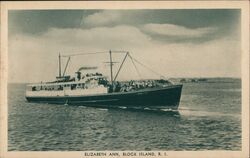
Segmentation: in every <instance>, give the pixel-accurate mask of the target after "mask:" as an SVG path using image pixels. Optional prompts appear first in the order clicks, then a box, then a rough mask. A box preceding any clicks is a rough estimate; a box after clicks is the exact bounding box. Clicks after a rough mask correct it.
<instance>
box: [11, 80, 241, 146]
mask: <svg viewBox="0 0 250 158" xmlns="http://www.w3.org/2000/svg"><path fill="white" fill-rule="evenodd" d="M24 93H25V85H24V84H9V85H8V150H9V151H87V150H174V151H182V150H190V151H196V150H241V82H240V80H238V79H231V80H225V81H224V80H219V81H214V82H209V83H184V86H183V91H182V96H181V103H180V107H179V111H178V112H171V111H168V110H166V109H162V110H160V111H152V110H150V109H148V110H128V109H105V108H103V109H101V108H93V107H85V106H69V105H51V104H40V103H28V102H26V100H25V97H24Z"/></svg>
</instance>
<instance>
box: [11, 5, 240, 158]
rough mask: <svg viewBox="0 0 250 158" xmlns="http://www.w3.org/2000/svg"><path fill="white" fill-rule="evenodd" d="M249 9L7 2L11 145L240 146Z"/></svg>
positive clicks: (155, 148) (133, 148)
mask: <svg viewBox="0 0 250 158" xmlns="http://www.w3.org/2000/svg"><path fill="white" fill-rule="evenodd" d="M241 17H242V10H241V9H237V8H220V9H215V8H208V9H197V8H194V9H192V8H190V9H175V8H173V9H168V8H166V9H158V8H155V9H147V8H145V9H130V8H128V9H88V8H83V9H9V10H8V12H7V18H8V24H7V26H8V53H7V57H8V65H7V68H8V79H7V83H8V85H7V92H8V94H7V95H8V96H7V102H8V103H7V109H8V114H7V115H8V119H7V124H8V129H7V131H8V136H7V150H8V151H9V152H12V151H45V152H46V151H242V148H243V147H242V98H243V97H242V95H243V94H242V66H241V65H242V34H241V31H242V30H241V28H242V19H241ZM104 156H106V155H104ZM119 156H122V155H119ZM151 156H152V155H151Z"/></svg>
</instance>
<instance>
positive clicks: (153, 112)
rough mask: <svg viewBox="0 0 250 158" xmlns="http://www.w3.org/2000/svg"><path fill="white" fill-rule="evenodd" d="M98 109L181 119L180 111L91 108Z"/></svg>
mask: <svg viewBox="0 0 250 158" xmlns="http://www.w3.org/2000/svg"><path fill="white" fill-rule="evenodd" d="M91 108H97V109H106V110H108V111H109V112H132V113H133V112H134V113H140V114H147V115H158V116H159V115H161V116H169V117H177V118H179V117H180V116H181V115H180V112H179V111H178V110H171V109H150V108H144V109H143V108H127V107H106V108H100V107H93V106H92V107H91Z"/></svg>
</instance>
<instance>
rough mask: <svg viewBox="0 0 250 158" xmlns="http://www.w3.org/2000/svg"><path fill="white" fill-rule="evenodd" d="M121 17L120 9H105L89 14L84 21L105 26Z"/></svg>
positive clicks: (84, 22)
mask: <svg viewBox="0 0 250 158" xmlns="http://www.w3.org/2000/svg"><path fill="white" fill-rule="evenodd" d="M120 19H121V14H120V13H119V12H118V11H110V10H104V11H100V12H97V13H94V14H91V15H89V16H87V17H86V18H85V19H84V21H83V22H82V23H83V24H85V25H87V26H105V25H109V24H112V23H114V22H117V21H119V20H120Z"/></svg>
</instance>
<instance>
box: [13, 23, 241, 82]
mask: <svg viewBox="0 0 250 158" xmlns="http://www.w3.org/2000/svg"><path fill="white" fill-rule="evenodd" d="M110 49H111V50H128V51H130V52H131V54H132V56H133V57H135V58H136V59H138V60H139V61H141V62H142V63H144V64H146V65H148V66H150V67H151V68H152V69H154V70H155V71H157V72H160V73H161V74H163V75H165V76H167V77H215V76H216V77H218V76H222V77H229V76H234V77H235V76H236V77H239V76H240V59H241V58H240V54H241V53H240V42H239V41H233V40H229V39H227V38H220V39H216V40H212V41H209V42H203V43H201V44H194V43H167V42H165V43H164V42H159V41H156V40H154V39H152V38H150V36H149V35H147V34H145V33H143V32H142V31H140V29H138V28H137V27H133V26H126V25H122V26H115V27H96V28H91V29H58V28H53V29H50V30H48V31H47V32H46V33H44V34H41V35H40V36H32V35H28V34H18V35H15V36H11V38H10V39H9V52H8V55H9V79H10V82H40V81H46V80H53V79H55V76H56V75H57V74H58V61H57V59H58V53H59V52H61V53H62V54H68V53H70V54H72V53H84V52H96V51H103V50H107V51H108V50H110ZM113 57H114V61H118V62H121V61H122V58H123V56H118V55H116V54H113ZM108 60H109V59H108V56H107V55H103V56H80V57H76V58H72V60H71V61H70V65H69V68H68V70H67V72H71V74H73V75H74V72H75V71H76V70H77V69H78V68H79V67H81V66H85V65H89V66H98V67H100V68H103V69H102V70H104V69H105V70H104V72H105V74H106V75H109V73H110V72H109V69H108V66H107V65H105V63H103V62H105V61H108ZM65 62H66V60H64V61H63V64H65ZM117 68H118V65H116V66H115V67H114V72H116V71H117ZM137 68H138V69H139V70H140V71H141V76H142V77H143V78H154V77H158V76H155V75H153V74H152V73H150V72H149V71H147V70H145V69H143V68H142V67H140V66H139V65H137ZM27 70H28V71H27ZM135 77H139V76H138V75H137V74H136V71H135V68H134V67H133V64H132V63H131V61H129V60H128V61H126V63H125V64H124V69H122V70H121V73H120V76H119V79H131V78H135Z"/></svg>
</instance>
